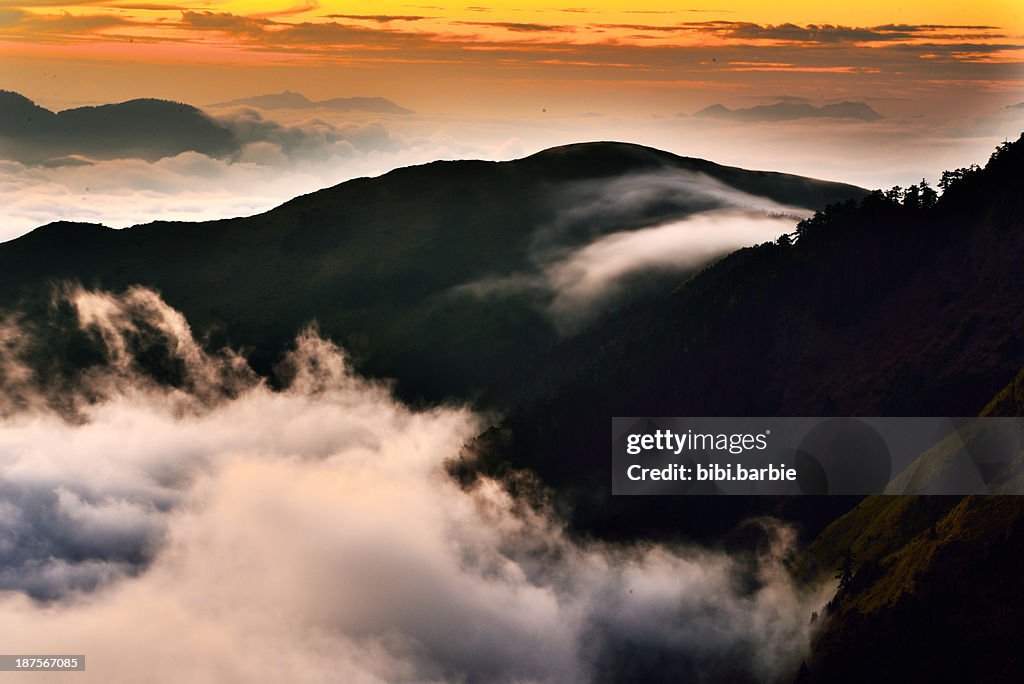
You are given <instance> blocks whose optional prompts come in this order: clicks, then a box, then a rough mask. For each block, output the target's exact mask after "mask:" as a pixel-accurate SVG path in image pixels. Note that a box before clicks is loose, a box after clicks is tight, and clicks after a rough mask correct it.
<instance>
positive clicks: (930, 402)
mask: <svg viewBox="0 0 1024 684" xmlns="http://www.w3.org/2000/svg"><path fill="white" fill-rule="evenodd" d="M1022 177H1024V143H1022V142H1021V141H1018V142H1016V143H1013V144H1012V145H1004V146H1002V147H1001V148H1000V149H999V151H998V152H997V153H996V154H995V155H993V158H992V160H991V161H990V162H989V164H988V166H987V167H986V168H985V169H983V170H982V169H961V170H958V171H956V172H954V173H953V174H952V175H950V176H947V180H948V179H949V178H953V179H954V180H952V181H950V182H949V183H944V184H945V185H947V187H946V191H945V192H944V193H943V195H942V197H941V198H939V199H937V200H936V199H935V197H934V193H931V192H930V190H929V191H924V192H922V191H921V189H920V188H918V187H915V188H913V190H912V191H908V192H906V193H903V192H896V193H894V192H891V193H889V195H888V196H887V195H886V194H884V193H881V192H876V193H873V194H871V195H869V196H868V197H866V198H864V199H863V200H861V201H859V202H856V201H855V202H848V203H844V204H838V205H833V206H831V207H829V208H827V209H826V210H825V211H823V212H820V213H819V214H817V215H816V216H815V217H814V218H813V219H811V220H808V221H805V222H803V223H801V225H800V227H799V228H798V230H797V237H796V239H795V240H791V239H788V238H787V239H783V240H780V241H778V242H776V243H768V244H763V245H760V246H758V247H753V248H748V249H743V250H740V251H738V252H736V253H734V254H731V255H730V256H729V257H727V258H725V259H723V260H721V261H719V262H717V263H715V264H713V265H711V266H709V267H708V268H706V269H705V270H704V271H703V272H701V273H700V274H699V275H697V276H695V277H693V278H692V279H690V280H688V281H687V282H685V283H683V284H681V285H680V286H679V287H677V288H676V289H675V290H674V291H672V292H671V293H670V294H668V295H667V296H665V297H662V298H654V299H651V300H646V301H644V302H641V303H639V304H637V305H636V306H634V307H633V308H631V309H629V310H627V311H624V312H622V313H620V314H619V315H617V316H616V317H615V319H613V320H609V321H607V322H606V323H605V324H604V325H601V326H597V327H595V328H594V329H592V330H589V331H587V332H585V333H583V334H581V335H579V336H577V337H575V338H573V339H570V340H567V341H565V342H564V343H563V344H562V345H561V346H560V347H559V348H556V349H555V350H553V351H552V352H551V353H550V354H548V355H547V356H546V357H545V359H539V360H538V361H537V363H536V364H535V366H534V367H535V369H536V370H535V372H536V373H538V374H539V375H542V376H545V377H546V378H547V379H548V384H547V385H546V386H545V391H544V393H543V394H542V396H541V397H540V398H539V399H537V400H535V401H532V402H531V401H528V402H525V404H524V405H523V406H520V407H519V408H518V409H517V410H516V411H514V412H512V413H511V414H510V415H509V417H508V418H507V419H506V420H505V421H504V422H503V423H502V424H501V425H499V426H496V427H494V428H492V429H491V430H490V431H488V432H487V433H486V434H485V435H483V436H482V437H481V438H480V439H479V440H478V442H477V443H476V444H474V445H473V446H472V448H471V449H470V450H469V451H468V454H467V455H468V460H467V463H466V464H463V466H461V467H456V471H457V472H460V473H461V475H462V476H463V477H468V478H470V479H471V478H472V472H473V471H474V470H482V471H483V472H486V473H489V474H492V475H494V474H497V475H499V476H501V475H505V474H510V473H515V472H516V471H518V470H519V469H526V470H529V471H532V472H534V473H537V474H538V475H539V477H540V480H541V481H542V482H543V483H545V484H546V485H547V486H549V487H551V488H552V490H553V491H554V492H556V493H557V495H556V500H558V501H559V502H560V506H561V508H562V510H563V511H564V512H565V514H566V515H567V516H568V517H569V519H570V520H571V521H573V524H575V525H576V526H577V527H578V528H579V529H580V530H583V531H587V532H591V533H597V534H600V535H610V536H616V537H620V536H621V537H624V538H631V537H635V536H636V535H638V534H642V535H652V534H653V535H669V536H673V535H678V534H683V535H684V536H685V535H690V534H699V535H702V536H705V537H707V538H717V537H720V535H721V534H724V533H725V532H727V531H728V530H729V529H730V528H731V527H732V526H733V525H734V524H735V523H736V522H738V521H739V520H740V519H742V518H743V517H745V516H746V515H749V514H751V513H757V512H774V513H780V512H781V513H785V511H786V510H791V509H792V507H805V508H806V509H807V515H808V516H809V517H804V516H803V515H802V514H801V515H797V516H796V517H797V518H800V519H803V520H804V521H805V523H806V524H807V525H808V532H813V531H814V530H815V529H820V527H819V526H821V525H822V524H823V523H827V522H828V521H829V517H828V515H821V512H822V511H823V508H816V507H817V506H819V504H817V503H815V502H814V501H813V499H811V497H803V498H797V499H796V500H793V499H785V500H783V499H779V500H771V499H770V498H762V499H759V500H743V501H740V500H736V499H735V498H724V497H723V498H722V499H718V498H711V499H709V498H700V499H692V498H687V497H675V498H672V497H611V496H610V478H609V476H608V473H609V470H610V468H611V453H610V449H609V446H608V443H607V436H608V428H609V420H610V418H611V417H613V416H666V415H667V416H671V415H674V416H716V415H717V416H733V415H736V416H772V415H783V416H785V415H794V416H858V415H867V416H874V415H885V416H901V415H906V416H920V415H925V416H928V415H931V416H962V415H977V414H978V413H979V412H980V411H981V410H982V408H983V407H985V406H986V404H988V403H989V401H990V400H991V399H992V398H993V397H994V396H996V395H997V394H998V393H999V392H1000V390H1001V389H1002V388H1003V387H1004V386H1005V385H1006V384H1007V383H1008V382H1009V381H1010V380H1011V379H1012V378H1014V377H1015V376H1016V375H1017V372H1018V371H1019V369H1020V368H1021V367H1022V366H1024V338H1022V336H1021V334H1020V331H1021V330H1022V329H1024V295H1022V294H1021V293H1022V289H1021V283H1022V282H1024V230H1022V229H1021V227H1022V226H1024V203H1022V200H1021V196H1022V195H1021V192H1020V190H1021V187H1020V179H1021V178H1022ZM513 481H514V478H513ZM855 502H856V500H855V499H852V500H849V501H847V502H846V505H851V504H853V503H855ZM823 503H824V505H826V506H831V505H839V501H838V499H836V498H835V497H830V498H829V499H828V500H827V501H826V502H823ZM833 512H834V510H833ZM830 514H831V513H830ZM698 516H699V518H698ZM783 517H787V516H786V515H783ZM788 517H793V516H791V515H790V516H788ZM698 520H699V522H698Z"/></svg>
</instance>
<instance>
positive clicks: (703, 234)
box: [452, 170, 810, 333]
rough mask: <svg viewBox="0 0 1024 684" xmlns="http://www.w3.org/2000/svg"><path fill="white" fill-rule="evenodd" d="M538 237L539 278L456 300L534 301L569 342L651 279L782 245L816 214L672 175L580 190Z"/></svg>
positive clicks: (500, 282) (534, 274)
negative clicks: (781, 239) (752, 248)
mask: <svg viewBox="0 0 1024 684" xmlns="http://www.w3.org/2000/svg"><path fill="white" fill-rule="evenodd" d="M557 196H558V200H557V201H558V204H559V206H561V207H563V209H562V210H561V212H560V214H559V217H558V218H557V219H556V220H555V221H554V222H553V223H551V224H549V225H545V226H541V227H539V228H538V229H537V231H536V232H535V233H534V235H533V236H531V244H532V247H531V251H532V254H531V259H532V261H533V262H534V265H535V268H534V270H532V271H526V272H517V273H511V274H503V275H498V276H494V277H489V278H485V279H483V280H477V281H473V282H469V283H465V284H462V285H459V286H457V287H456V288H454V289H453V291H452V294H453V295H454V296H473V297H484V298H487V297H499V298H500V297H505V296H522V295H526V296H528V297H530V298H532V299H533V300H534V301H535V303H536V305H537V306H538V307H539V308H541V309H542V310H544V311H545V312H546V313H547V314H548V315H549V316H550V317H551V319H552V321H553V322H554V323H555V325H556V326H557V327H558V328H559V329H561V330H562V331H563V332H566V333H569V332H574V331H576V330H578V329H579V327H580V326H582V325H583V324H585V323H587V322H589V321H590V320H592V319H593V318H594V317H595V316H597V315H598V314H600V313H601V312H603V311H605V310H606V309H608V308H609V307H611V306H613V305H616V304H621V295H623V294H624V293H625V292H626V291H627V290H628V289H629V288H630V287H634V288H635V287H637V286H638V285H639V284H640V282H641V281H642V280H645V279H646V280H650V279H651V278H655V279H659V278H664V277H666V276H675V275H677V274H680V273H684V272H687V271H693V270H696V269H698V268H699V267H701V266H703V265H705V264H707V263H709V262H710V261H713V260H714V259H716V258H718V257H721V256H723V255H725V254H728V253H729V252H732V251H734V250H736V249H738V248H740V247H746V246H749V245H754V244H758V243H761V242H765V241H770V240H774V239H775V238H777V237H778V236H779V235H781V234H783V233H788V232H791V231H792V230H793V229H794V227H795V226H796V223H797V222H798V221H799V220H800V219H801V218H805V217H807V216H808V215H809V213H810V212H808V211H807V210H805V209H800V208H796V207H789V206H785V205H782V204H779V203H778V202H775V201H773V200H770V199H768V198H765V197H760V196H757V195H752V194H750V193H746V192H742V191H740V190H737V189H735V188H733V187H730V186H728V185H726V184H725V183H723V182H721V181H719V180H716V179H714V178H711V177H710V176H707V175H705V174H702V173H696V172H691V171H684V170H673V171H664V172H653V173H640V174H632V175H627V176H622V177H618V178H615V179H613V180H595V181H586V182H581V183H573V184H571V185H569V186H567V187H564V188H562V189H561V190H560V191H559V192H558V193H557Z"/></svg>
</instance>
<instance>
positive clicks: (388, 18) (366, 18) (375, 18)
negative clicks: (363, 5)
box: [324, 14, 430, 24]
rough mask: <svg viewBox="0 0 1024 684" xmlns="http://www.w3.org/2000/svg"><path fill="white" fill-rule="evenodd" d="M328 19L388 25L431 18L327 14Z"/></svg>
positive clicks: (406, 15) (394, 15)
mask: <svg viewBox="0 0 1024 684" xmlns="http://www.w3.org/2000/svg"><path fill="white" fill-rule="evenodd" d="M324 17H325V18H327V19H359V20H362V21H375V22H377V23H378V24H387V23H390V22H392V21H421V20H423V19H430V17H427V16H423V15H418V14H325V15H324Z"/></svg>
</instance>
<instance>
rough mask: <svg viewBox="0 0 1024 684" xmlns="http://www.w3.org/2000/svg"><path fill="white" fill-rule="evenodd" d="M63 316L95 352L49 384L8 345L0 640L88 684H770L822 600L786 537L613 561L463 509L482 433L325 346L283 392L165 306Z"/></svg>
mask: <svg viewBox="0 0 1024 684" xmlns="http://www.w3.org/2000/svg"><path fill="white" fill-rule="evenodd" d="M53 306H54V307H64V309H65V310H66V311H70V312H71V313H72V314H73V316H72V317H71V319H70V323H69V325H70V326H72V327H73V328H74V330H73V331H71V332H74V333H75V334H78V335H81V336H83V339H87V340H89V341H90V342H91V343H92V344H93V345H95V347H96V348H97V349H100V350H102V352H103V353H102V359H101V361H99V362H96V363H94V364H92V365H91V366H90V367H89V368H87V369H84V370H72V371H69V372H66V373H64V374H63V376H62V377H63V379H62V380H60V381H59V382H56V381H53V379H52V378H50V377H44V376H43V375H41V374H40V370H39V368H38V367H37V365H34V364H33V362H32V359H36V358H39V353H40V349H42V348H43V347H45V346H46V345H48V344H49V342H48V341H47V340H46V339H42V338H41V337H40V335H39V330H40V328H39V327H38V325H37V323H34V322H33V321H29V320H27V319H25V318H24V317H23V316H21V315H19V314H17V313H16V312H9V313H7V314H6V315H5V316H4V317H3V318H2V321H3V322H2V325H0V397H3V402H2V403H0V640H2V641H3V643H4V645H5V646H4V648H5V650H6V651H7V652H9V653H74V654H85V655H86V663H87V666H86V672H85V673H84V674H82V675H76V678H80V679H81V680H82V681H97V682H99V681H102V682H111V681H151V682H164V681H165V682H181V681H192V682H250V681H289V682H306V681H309V682H313V681H325V680H337V679H343V680H344V681H351V682H383V681H438V682H440V681H465V682H473V681H480V682H495V681H497V682H502V681H505V682H513V681H514V682H529V681H538V682H544V681H546V682H586V681H593V680H595V679H600V678H602V677H605V678H607V677H609V676H614V675H616V674H618V675H620V676H625V675H629V674H632V675H634V676H637V672H638V671H637V670H636V669H635V668H636V667H638V665H639V666H641V667H646V666H649V665H650V663H658V668H659V670H660V671H662V672H665V673H669V674H673V673H674V674H675V675H677V676H679V677H682V678H684V679H686V680H688V681H737V680H742V679H753V680H758V681H763V680H770V679H773V678H775V677H779V676H783V677H785V676H788V675H789V673H791V672H792V671H793V669H794V668H795V667H798V666H799V663H800V660H801V659H802V658H803V657H804V655H805V653H806V650H807V647H808V642H809V639H810V636H811V635H810V630H811V628H812V626H811V625H810V624H809V617H810V614H811V612H812V611H814V610H819V609H820V607H821V606H822V605H823V604H824V602H825V601H827V600H828V598H829V597H830V595H831V593H832V592H834V589H835V587H834V586H833V585H832V584H831V583H824V584H820V585H816V586H813V587H800V586H798V585H797V584H795V583H794V582H793V580H792V579H791V578H790V576H789V574H788V572H787V570H786V562H787V559H788V558H789V557H790V556H791V554H792V553H793V551H794V543H795V540H794V535H793V533H792V531H791V530H789V529H787V528H785V527H783V526H781V525H779V524H778V523H776V522H774V521H770V520H763V521H756V522H754V523H751V524H755V525H757V526H759V527H761V528H762V530H763V538H764V539H765V540H766V541H765V542H764V543H762V544H761V545H759V546H758V547H757V548H755V549H751V550H749V552H743V553H734V554H732V555H730V554H728V553H725V552H724V551H721V550H714V549H706V548H698V547H688V546H671V545H663V544H653V543H643V542H637V543H634V544H609V543H602V542H596V541H583V540H580V539H577V538H575V537H574V536H572V535H570V534H568V533H567V531H566V530H565V529H564V526H563V525H562V523H561V521H560V520H559V519H558V518H557V516H555V515H554V514H552V513H551V512H550V511H547V510H545V509H543V508H537V507H536V506H534V505H527V504H526V503H524V502H522V501H517V500H516V499H514V498H512V497H511V496H510V495H509V494H508V493H507V491H506V490H505V489H504V488H503V487H502V486H501V485H500V484H499V483H497V482H494V481H491V480H486V479H485V480H481V481H479V482H478V483H477V484H475V485H473V486H472V487H469V488H464V487H461V486H460V485H459V484H457V483H456V482H455V481H454V480H453V479H452V478H450V477H449V476H448V474H447V472H446V470H445V464H446V462H448V461H449V460H450V459H453V458H455V457H457V456H458V455H459V453H460V450H461V448H462V447H463V445H464V444H465V443H466V442H467V440H469V439H471V438H472V437H473V436H474V435H475V434H477V433H478V432H479V431H480V430H481V429H482V428H483V427H485V425H484V422H485V421H484V419H483V418H482V417H481V416H478V415H476V414H474V413H473V412H471V411H469V410H467V409H465V408H460V407H454V406H446V407H436V408H432V409H426V410H413V409H411V408H409V407H407V406H404V405H402V404H401V403H399V402H397V401H396V400H395V399H394V397H393V396H392V394H391V393H390V391H389V388H388V386H387V385H386V384H385V383H380V382H375V381H369V380H366V379H363V378H360V377H358V376H357V375H355V374H354V373H353V372H352V371H351V369H350V366H349V364H348V362H347V359H346V357H345V353H344V352H343V350H341V349H339V348H338V347H337V346H335V345H334V344H333V343H331V342H330V341H328V340H325V339H322V338H321V337H320V336H318V335H317V334H316V332H315V331H314V330H306V331H304V332H302V333H301V334H299V335H298V337H297V338H296V341H295V344H294V346H293V348H292V350H291V351H290V352H289V353H288V355H287V356H286V357H285V358H284V359H283V360H282V362H281V364H280V365H279V366H278V369H277V371H276V379H275V382H274V383H270V382H268V379H266V378H262V377H259V376H258V375H256V374H255V373H254V372H253V371H252V370H251V369H249V367H248V365H247V364H246V363H245V359H244V358H243V357H242V356H240V355H239V354H237V353H235V352H233V351H231V350H219V351H216V352H211V351H208V350H206V349H205V348H204V347H203V345H201V344H200V343H199V342H197V341H196V339H195V338H194V336H193V334H192V332H191V330H190V328H189V326H188V323H187V321H186V320H185V319H184V318H183V317H182V316H181V315H180V314H179V313H178V312H176V311H174V310H173V309H171V308H169V307H168V306H167V305H166V304H165V303H164V302H163V301H162V300H161V299H160V298H159V296H157V295H156V294H155V293H153V292H152V291H149V290H145V289H141V288H133V289H129V290H127V291H125V292H122V293H117V294H114V293H106V292H96V291H89V290H84V289H81V288H78V287H65V288H62V289H61V290H59V291H57V293H56V294H55V295H54V304H53ZM141 356H146V358H147V359H148V361H146V362H145V363H144V362H143V361H141V360H140V357H141ZM154 356H159V357H160V359H161V362H160V363H157V364H156V365H155V366H154V363H153V361H152V359H153V357H154ZM155 367H157V368H169V369H171V371H173V372H171V371H168V372H167V373H164V374H161V373H155V372H154V371H153V368H155ZM272 384H273V385H274V387H273V388H272V386H271V385H272ZM57 678H58V677H57V676H56V675H55V676H54V679H57ZM37 680H38V681H49V680H48V679H47V675H33V681H37Z"/></svg>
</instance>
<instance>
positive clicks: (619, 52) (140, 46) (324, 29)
mask: <svg viewBox="0 0 1024 684" xmlns="http://www.w3.org/2000/svg"><path fill="white" fill-rule="evenodd" d="M429 2H430V0H424V3H425V4H415V3H408V2H395V1H384V2H340V1H332V0H322V1H318V0H283V1H277V0H259V1H252V0H225V1H223V2H221V1H218V0H199V1H198V2H184V3H183V2H181V1H180V0H147V1H145V2H139V1H133V0H81V1H79V2H75V1H74V0H70V1H69V0H0V87H4V88H7V89H12V90H17V91H19V92H22V93H24V94H26V95H28V96H30V97H32V98H33V99H35V100H37V101H39V102H40V103H42V104H46V105H48V106H54V107H61V106H70V105H74V104H81V103H90V102H100V101H111V100H118V99H127V98H131V97H140V96H159V97H170V98H176V99H180V100H184V101H187V102H191V103H194V104H208V103H212V102H217V101H221V100H224V99H229V98H234V97H241V96H246V95H252V94H257V93H263V92H270V91H275V90H282V89H285V88H289V89H292V90H297V91H301V92H303V93H305V94H306V95H308V96H310V97H336V96H344V95H353V94H358V95H382V96H385V97H389V98H391V99H394V100H396V101H399V102H400V103H402V104H404V105H406V106H409V107H413V108H415V109H416V110H417V111H421V112H453V111H456V112H461V111H466V112H473V113H488V112H490V113H527V112H533V111H536V110H539V109H541V108H544V109H549V110H553V111H567V110H568V109H575V110H580V109H582V110H588V109H594V110H600V111H602V112H628V113H639V112H650V113H661V114H674V113H677V112H679V111H684V112H688V111H690V110H693V109H694V108H696V107H700V106H705V105H707V104H711V103H713V102H720V101H724V102H727V103H731V104H733V105H744V104H746V105H748V106H749V105H750V104H754V103H756V101H757V100H758V99H759V98H766V97H767V98H771V97H780V96H789V97H806V98H809V99H812V100H821V101H828V100H838V99H843V98H856V99H867V98H874V99H876V100H884V99H889V100H890V101H892V102H894V103H897V104H895V105H894V106H895V107H896V108H897V109H901V108H902V109H904V110H906V113H911V114H912V113H915V112H914V110H915V109H916V108H918V107H920V106H921V105H920V103H921V102H929V103H931V104H930V105H929V106H928V107H926V109H928V110H929V111H934V107H935V106H939V107H942V108H948V109H950V110H963V111H966V110H965V108H966V109H967V110H969V108H970V107H971V106H972V105H973V104H976V103H980V102H984V103H990V102H996V101H999V98H1003V99H1006V98H1007V97H1010V98H1011V99H1012V96H1013V94H1014V93H1019V92H1020V91H1021V90H1024V73H1022V72H1024V70H1022V68H1021V67H1022V64H1024V38H1022V36H1024V10H1022V6H1021V3H1020V2H1018V1H1017V0H975V1H970V2H965V1H962V0H961V1H958V2H951V3H944V2H925V1H923V0H906V1H904V2H891V1H889V0H867V1H865V2H857V3H828V4H825V3H820V2H811V1H800V2H794V1H780V2H770V3H769V2H757V1H753V0H725V1H724V2H722V1H719V0H710V1H708V0H697V1H695V2H689V3H679V2H670V1H665V0H640V1H639V2H632V1H628V2H627V1H620V0H615V1H612V0H602V1H593V2H589V3H587V6H586V7H584V6H582V3H579V4H576V3H573V2H572V0H568V1H567V2H565V3H564V6H562V7H559V6H558V5H559V4H560V3H557V2H552V0H513V1H510V2H488V3H483V4H481V5H478V6H471V5H462V4H458V5H455V4H451V3H444V4H445V6H443V7H442V6H435V5H430V4H429ZM965 93H970V94H971V95H972V97H970V98H965V97H964V95H965ZM907 103H910V104H907Z"/></svg>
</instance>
